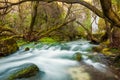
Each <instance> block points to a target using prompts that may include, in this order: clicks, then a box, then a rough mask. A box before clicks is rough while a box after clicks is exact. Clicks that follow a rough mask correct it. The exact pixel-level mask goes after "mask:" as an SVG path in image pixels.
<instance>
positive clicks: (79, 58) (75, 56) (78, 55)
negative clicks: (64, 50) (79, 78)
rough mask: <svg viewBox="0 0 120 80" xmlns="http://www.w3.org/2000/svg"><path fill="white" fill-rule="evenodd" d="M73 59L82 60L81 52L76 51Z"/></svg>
mask: <svg viewBox="0 0 120 80" xmlns="http://www.w3.org/2000/svg"><path fill="white" fill-rule="evenodd" d="M73 58H74V60H77V61H81V60H82V55H81V53H79V52H77V53H75V54H74V55H73Z"/></svg>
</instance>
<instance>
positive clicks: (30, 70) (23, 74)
mask: <svg viewBox="0 0 120 80" xmlns="http://www.w3.org/2000/svg"><path fill="white" fill-rule="evenodd" d="M38 72H39V68H38V67H37V66H36V65H34V64H32V63H27V64H23V65H20V66H18V67H17V68H13V69H11V70H10V71H9V72H8V73H7V74H8V77H7V80H16V79H21V78H28V77H31V76H35V75H36V74H37V73H38Z"/></svg>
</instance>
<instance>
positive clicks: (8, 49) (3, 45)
mask: <svg viewBox="0 0 120 80" xmlns="http://www.w3.org/2000/svg"><path fill="white" fill-rule="evenodd" d="M18 49H19V47H18V45H17V43H16V41H15V40H14V39H13V38H6V39H1V40H0V57H3V56H7V55H10V54H12V53H14V52H15V51H17V50H18Z"/></svg>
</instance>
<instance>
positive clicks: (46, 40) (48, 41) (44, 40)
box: [39, 37, 57, 44]
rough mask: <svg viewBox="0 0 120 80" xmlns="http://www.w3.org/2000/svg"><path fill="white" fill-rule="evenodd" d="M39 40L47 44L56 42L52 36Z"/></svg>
mask: <svg viewBox="0 0 120 80" xmlns="http://www.w3.org/2000/svg"><path fill="white" fill-rule="evenodd" d="M39 41H40V42H42V43H47V44H49V43H56V42H57V41H56V40H54V39H53V38H50V37H44V38H41V39H40V40H39Z"/></svg>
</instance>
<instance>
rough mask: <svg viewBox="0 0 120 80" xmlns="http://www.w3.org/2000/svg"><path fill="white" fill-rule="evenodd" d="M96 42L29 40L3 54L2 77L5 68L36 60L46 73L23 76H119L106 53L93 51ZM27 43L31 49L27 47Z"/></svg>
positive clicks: (46, 79)
mask: <svg viewBox="0 0 120 80" xmlns="http://www.w3.org/2000/svg"><path fill="white" fill-rule="evenodd" d="M93 46H96V45H93V44H90V43H89V41H85V40H77V41H72V42H66V43H53V44H49V45H47V44H43V43H38V44H34V43H30V44H26V45H24V46H22V47H20V49H19V51H17V52H16V53H14V54H12V55H10V56H7V57H4V58H0V77H1V78H2V77H5V76H6V75H7V74H6V73H5V71H6V70H8V69H10V68H12V67H15V66H19V65H21V64H24V63H34V64H36V65H37V66H38V67H39V69H40V70H41V71H43V72H45V74H44V75H43V76H42V77H40V76H39V75H38V76H36V77H34V78H28V79H20V80H117V79H116V78H117V76H116V75H115V74H114V73H112V71H111V70H110V69H109V67H108V66H107V65H106V64H104V63H103V62H105V61H104V59H101V57H100V56H102V55H101V54H100V53H96V52H93V51H92V47H93ZM26 47H30V50H29V51H24V49H25V48H26ZM76 53H79V54H81V55H82V60H81V61H77V60H75V59H74V55H75V54H76ZM1 78H0V79H1ZM2 80H4V79H2Z"/></svg>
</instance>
